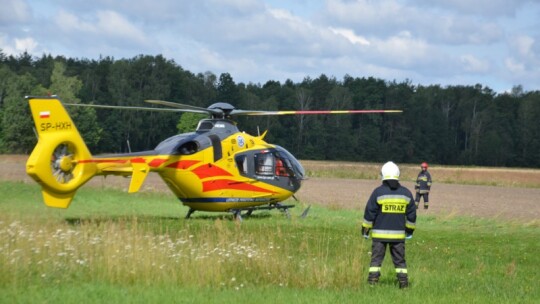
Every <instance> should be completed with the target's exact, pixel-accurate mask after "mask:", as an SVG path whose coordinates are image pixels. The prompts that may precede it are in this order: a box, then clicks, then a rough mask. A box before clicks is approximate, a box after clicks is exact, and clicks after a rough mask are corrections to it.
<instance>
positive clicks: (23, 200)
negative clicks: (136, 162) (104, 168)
mask: <svg viewBox="0 0 540 304" xmlns="http://www.w3.org/2000/svg"><path fill="white" fill-rule="evenodd" d="M0 191H1V193H2V194H3V195H2V197H1V198H0V302H5V301H6V302H7V301H9V302H12V301H18V302H19V301H22V302H42V301H45V300H46V301H49V302H51V301H53V302H54V301H66V299H70V300H69V301H68V302H80V301H83V302H89V301H90V302H103V301H104V300H107V301H111V300H114V301H121V302H148V301H150V302H155V301H165V302H182V301H185V302H190V303H193V302H215V303H217V302H219V303H229V302H238V301H240V302H245V301H256V302H261V303H275V302H276V301H278V302H284V301H287V302H298V303H305V302H312V301H318V302H321V303H335V302H336V301H337V302H340V303H357V302H370V303H382V302H397V301H412V302H419V301H423V302H426V303H434V302H438V303H463V302H466V303H488V302H489V303H507V302H517V303H532V302H534V301H536V300H537V299H538V297H539V296H540V292H539V289H538V287H537V286H538V280H539V279H540V276H539V274H538V265H540V255H538V254H537V252H539V251H540V244H539V242H538V239H540V224H539V222H538V221H533V222H530V223H518V222H508V221H497V220H482V219H475V218H462V217H454V216H453V215H452V214H448V215H446V216H437V217H432V216H429V217H428V216H420V217H419V219H418V223H417V224H418V231H417V232H416V233H415V235H414V238H413V240H411V241H408V242H407V245H406V246H407V261H408V264H409V274H410V277H411V288H409V290H408V291H406V292H400V291H399V289H398V288H397V287H396V285H395V274H394V269H393V266H392V263H391V260H390V256H388V257H387V258H386V260H385V262H384V264H383V276H382V281H381V283H380V284H379V286H376V287H373V288H371V287H369V286H368V285H367V284H366V277H367V269H368V266H369V259H370V250H371V242H370V241H366V240H363V239H362V238H361V237H360V235H359V225H360V222H361V217H362V214H360V213H356V212H351V211H347V210H329V209H324V208H322V207H319V206H314V207H313V208H312V211H311V213H310V215H309V216H308V218H306V219H301V218H299V217H298V215H299V213H300V212H301V210H294V209H293V210H292V211H293V214H292V215H293V216H292V218H291V219H287V218H286V217H285V216H282V215H280V214H279V213H278V212H263V213H259V214H258V215H255V216H253V217H251V218H246V219H245V220H244V221H243V222H235V221H233V220H232V217H231V216H229V215H214V214H205V213H195V215H194V218H192V219H191V220H184V219H183V218H182V216H183V214H184V212H185V209H184V208H183V207H179V206H178V205H179V203H178V202H176V201H175V200H174V199H170V198H169V197H168V196H164V195H162V194H159V193H156V194H152V193H141V194H137V195H135V197H134V196H133V195H128V194H126V193H124V192H122V191H117V190H108V189H102V190H101V191H99V194H98V193H97V191H96V190H95V189H88V190H85V189H82V190H81V191H80V193H78V196H77V197H76V199H75V201H74V202H73V205H72V207H71V208H70V209H68V210H54V209H46V208H45V207H44V206H42V203H41V198H40V197H39V193H36V192H38V191H37V189H36V187H35V186H34V185H26V184H22V183H0ZM98 197H100V198H98ZM103 197H107V198H108V199H103ZM135 201H136V202H137V203H135ZM299 209H300V208H299ZM179 213H180V214H179ZM29 291H30V292H29Z"/></svg>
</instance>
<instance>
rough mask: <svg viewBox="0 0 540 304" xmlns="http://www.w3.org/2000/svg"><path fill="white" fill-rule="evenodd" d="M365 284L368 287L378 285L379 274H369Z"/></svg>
mask: <svg viewBox="0 0 540 304" xmlns="http://www.w3.org/2000/svg"><path fill="white" fill-rule="evenodd" d="M367 282H368V284H369V285H377V284H378V283H379V274H378V273H370V274H369V276H368V278H367Z"/></svg>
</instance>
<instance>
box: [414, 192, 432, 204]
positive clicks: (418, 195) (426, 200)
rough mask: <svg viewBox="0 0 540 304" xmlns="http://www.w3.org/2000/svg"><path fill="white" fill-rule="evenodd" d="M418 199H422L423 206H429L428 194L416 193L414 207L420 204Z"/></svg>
mask: <svg viewBox="0 0 540 304" xmlns="http://www.w3.org/2000/svg"><path fill="white" fill-rule="evenodd" d="M420 197H424V206H426V205H429V192H428V193H422V194H420V193H418V192H416V197H415V199H414V201H415V202H416V206H417V207H418V204H419V203H420Z"/></svg>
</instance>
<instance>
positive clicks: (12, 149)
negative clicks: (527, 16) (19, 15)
mask: <svg viewBox="0 0 540 304" xmlns="http://www.w3.org/2000/svg"><path fill="white" fill-rule="evenodd" d="M51 94H54V95H58V96H59V97H60V99H61V100H62V101H64V102H69V103H93V104H101V105H116V106H137V107H140V106H152V105H149V104H145V103H144V100H146V99H162V100H168V101H172V102H179V103H183V104H189V105H194V106H199V107H207V106H209V105H210V104H212V103H214V102H228V103H230V104H233V105H234V106H236V107H237V108H239V109H245V110H271V111H276V110H349V109H399V110H403V113H402V114H366V115H348V114H345V115H344V114H340V115H295V116H289V115H286V116H268V117H260V116H256V117H255V116H254V117H240V118H239V119H238V126H239V128H240V129H241V130H243V131H246V132H248V133H250V134H257V133H258V132H261V133H262V132H263V131H264V130H269V132H268V135H267V137H266V139H267V141H268V142H271V143H275V144H278V145H281V146H283V147H285V148H286V149H288V150H289V151H291V152H292V153H293V154H295V156H297V157H298V158H300V159H313V160H346V161H367V162H384V161H387V160H393V161H395V162H401V163H417V162H421V161H428V162H430V163H434V164H442V165H484V166H512V167H540V160H539V159H538V157H536V156H537V155H539V154H540V119H538V117H540V92H539V91H531V92H525V91H524V90H523V89H522V87H521V86H516V87H514V88H513V89H512V91H511V92H508V93H499V94H498V93H496V92H494V91H493V90H492V89H490V88H489V87H486V86H483V85H481V84H477V85H474V86H470V85H467V86H466V85H454V86H444V87H443V86H440V85H427V86H423V85H413V84H412V83H411V82H410V81H408V80H406V81H402V82H396V81H387V80H383V79H377V78H374V77H353V76H350V75H345V76H344V77H343V79H337V78H335V77H329V76H327V75H324V74H322V75H320V76H319V77H317V78H310V77H306V78H304V79H303V80H302V81H301V82H298V83H295V82H293V81H292V80H286V81H285V82H283V83H282V82H280V81H274V80H269V81H267V82H266V83H264V84H260V83H241V82H240V83H236V82H235V81H234V79H233V77H232V76H231V75H230V74H228V73H222V74H221V75H219V76H218V75H215V74H213V73H212V72H205V73H197V74H194V73H192V72H190V71H188V70H185V69H183V68H182V67H181V66H180V65H179V64H178V63H176V62H175V61H174V60H171V59H167V58H164V57H163V56H161V55H157V56H147V55H139V56H136V57H134V58H130V59H114V58H112V57H101V58H99V59H97V60H90V59H74V58H65V57H62V56H56V57H53V56H51V55H43V56H41V57H32V56H31V55H29V54H28V53H22V54H20V55H17V56H13V55H10V56H7V55H5V54H4V53H2V52H1V50H0V119H1V122H0V152H1V153H30V152H31V151H32V149H33V147H34V145H35V143H36V136H35V133H34V131H33V122H32V119H31V115H30V111H29V107H28V104H27V102H26V100H25V99H24V96H25V95H38V96H41V95H51ZM68 110H69V111H70V113H71V115H72V116H73V118H74V121H75V123H76V125H77V127H78V128H79V129H80V131H81V133H82V135H83V137H84V139H85V141H86V142H87V144H88V146H89V148H90V150H91V151H92V153H94V154H100V153H117V152H128V151H142V150H150V149H152V148H154V147H155V146H156V145H157V144H158V143H159V142H160V141H161V140H164V139H165V138H167V137H169V136H172V135H174V134H177V133H179V132H186V131H189V130H190V129H191V130H192V128H194V121H195V122H196V120H197V119H199V118H201V117H199V116H196V115H192V114H188V113H186V114H179V113H168V112H167V113H164V112H146V111H133V110H116V109H114V110H111V109H96V108H83V107H69V108H68Z"/></svg>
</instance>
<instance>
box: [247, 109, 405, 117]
mask: <svg viewBox="0 0 540 304" xmlns="http://www.w3.org/2000/svg"><path fill="white" fill-rule="evenodd" d="M245 112H246V113H245V114H241V113H238V114H237V115H253V116H269V115H318V114H374V113H402V112H403V111H402V110H314V111H311V110H306V111H245Z"/></svg>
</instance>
